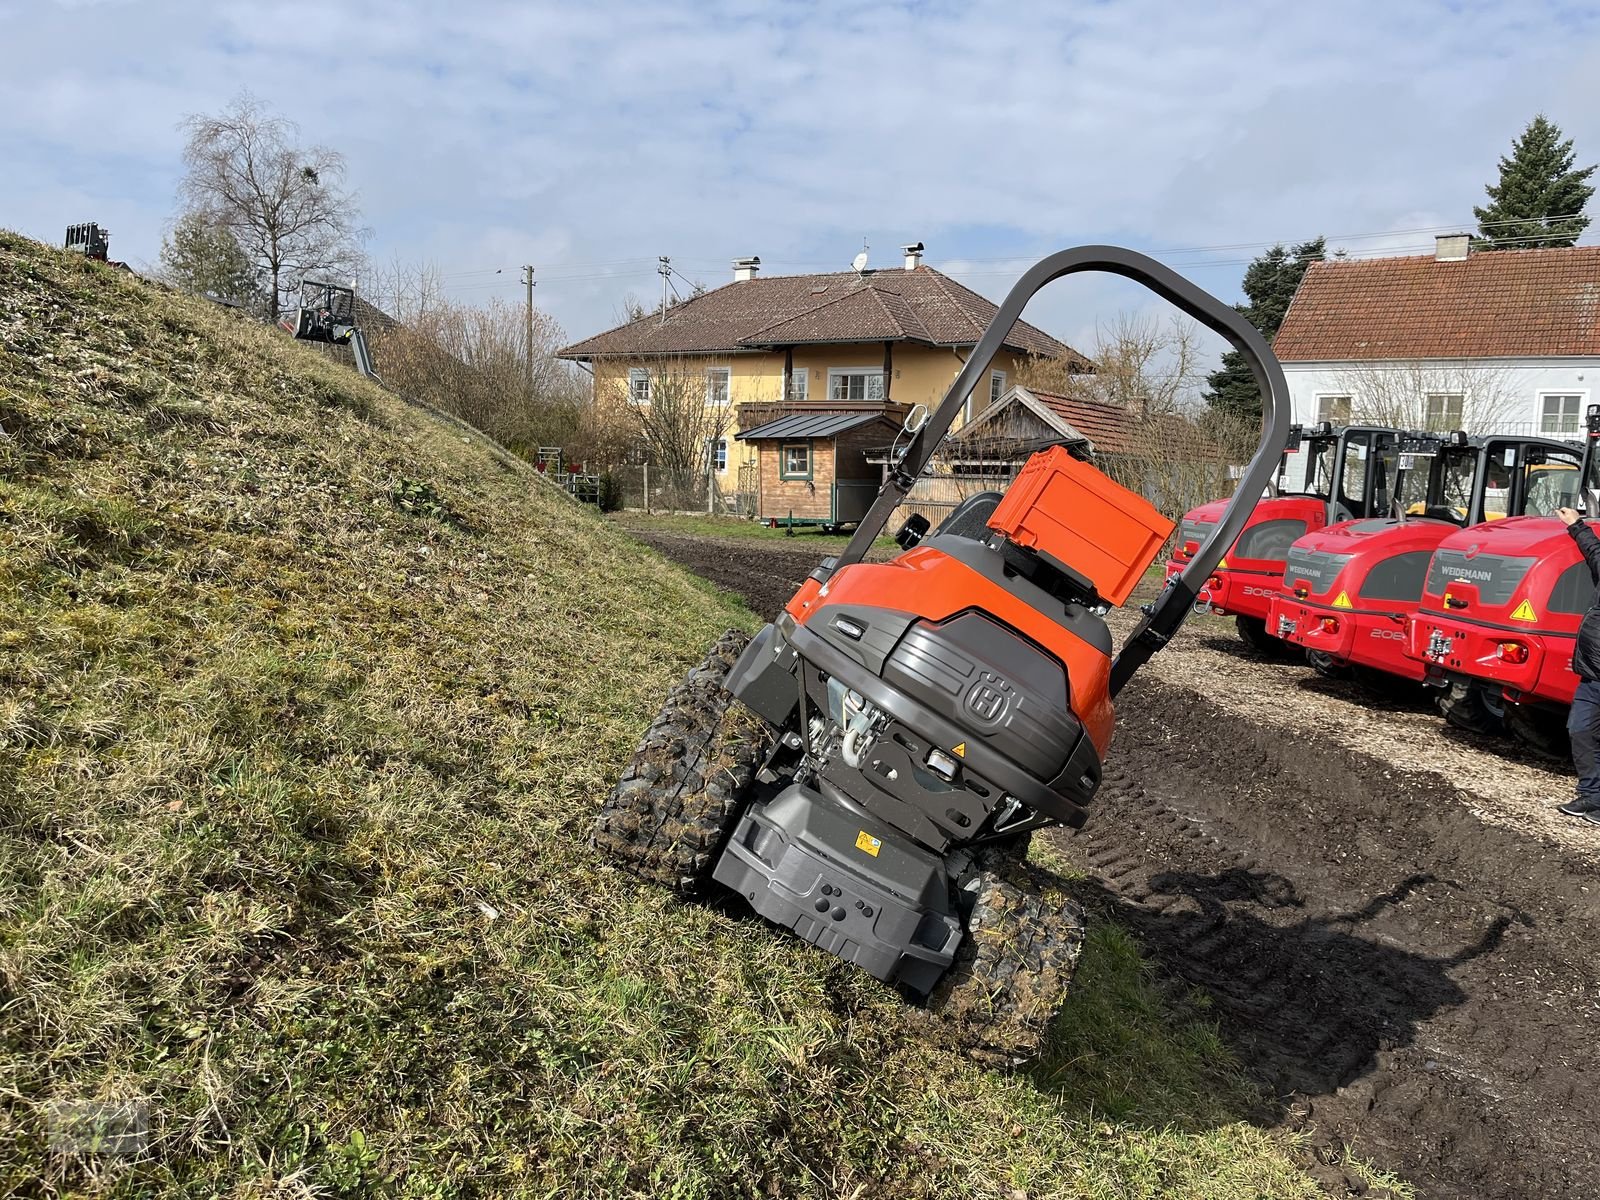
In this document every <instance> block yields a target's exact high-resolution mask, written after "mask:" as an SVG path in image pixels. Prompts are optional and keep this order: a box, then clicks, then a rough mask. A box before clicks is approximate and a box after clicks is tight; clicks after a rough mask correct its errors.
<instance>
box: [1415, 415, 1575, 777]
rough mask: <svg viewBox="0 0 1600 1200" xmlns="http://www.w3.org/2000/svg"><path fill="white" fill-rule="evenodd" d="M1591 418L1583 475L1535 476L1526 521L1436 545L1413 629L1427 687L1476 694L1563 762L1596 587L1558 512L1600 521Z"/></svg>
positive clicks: (1519, 732)
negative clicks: (1576, 664)
mask: <svg viewBox="0 0 1600 1200" xmlns="http://www.w3.org/2000/svg"><path fill="white" fill-rule="evenodd" d="M1586 420H1587V430H1586V431H1585V437H1584V451H1583V464H1582V467H1581V469H1580V471H1578V472H1572V471H1563V470H1546V471H1542V472H1539V473H1537V474H1532V475H1530V476H1529V478H1528V479H1527V481H1526V492H1527V495H1526V498H1525V500H1524V502H1523V504H1522V513H1523V515H1522V516H1520V517H1509V518H1507V519H1506V520H1504V521H1496V522H1495V523H1493V524H1491V525H1478V526H1474V527H1473V528H1471V529H1463V530H1460V531H1458V532H1455V533H1452V534H1450V535H1449V536H1448V537H1446V538H1445V539H1444V540H1443V541H1442V542H1440V543H1439V547H1438V549H1437V550H1435V551H1434V553H1433V560H1432V562H1431V563H1430V564H1429V567H1428V577H1427V581H1426V583H1425V584H1424V586H1423V589H1422V601H1421V603H1420V604H1419V605H1418V607H1417V611H1416V613H1415V614H1414V615H1413V616H1412V618H1411V621H1410V623H1409V625H1408V627H1407V631H1406V634H1407V640H1406V651H1407V653H1408V654H1409V655H1410V656H1411V657H1412V658H1413V659H1414V660H1416V661H1417V662H1418V663H1419V664H1420V665H1421V666H1422V668H1423V670H1424V671H1425V672H1426V677H1425V679H1424V682H1426V683H1429V684H1432V685H1434V686H1437V687H1439V688H1441V689H1443V691H1444V694H1445V695H1446V696H1449V695H1452V694H1460V693H1463V692H1467V691H1476V692H1478V693H1479V694H1480V695H1481V697H1482V702H1483V704H1484V706H1485V707H1487V708H1488V709H1489V711H1490V713H1491V715H1493V714H1494V713H1496V712H1498V713H1500V714H1501V715H1503V717H1504V721H1505V725H1506V727H1507V728H1508V729H1509V730H1510V731H1511V733H1513V734H1514V735H1516V736H1517V737H1519V738H1520V739H1522V740H1523V741H1525V742H1527V743H1528V744H1530V745H1532V746H1533V747H1535V748H1536V749H1538V750H1541V751H1543V752H1544V753H1547V754H1554V755H1560V756H1565V755H1566V753H1567V732H1566V724H1567V709H1568V708H1570V707H1571V705H1572V697H1573V693H1574V692H1576V691H1577V687H1578V677H1577V676H1576V675H1575V674H1573V672H1572V651H1573V647H1574V643H1575V642H1576V639H1577V636H1578V626H1579V625H1580V624H1581V623H1582V621H1583V614H1584V613H1585V612H1586V611H1587V610H1588V608H1589V605H1590V604H1592V603H1593V601H1594V583H1593V582H1592V581H1591V580H1590V578H1589V568H1588V567H1587V566H1586V565H1585V564H1584V561H1583V555H1582V554H1580V553H1579V551H1578V546H1577V543H1576V542H1574V541H1573V540H1572V537H1571V536H1570V535H1569V534H1568V533H1567V531H1566V527H1565V526H1564V525H1563V524H1562V523H1561V521H1560V519H1559V518H1557V517H1555V516H1554V513H1555V510H1556V509H1558V508H1563V507H1565V508H1576V509H1578V510H1579V511H1581V512H1586V513H1587V515H1588V516H1590V517H1594V516H1597V515H1600V512H1597V509H1596V505H1595V497H1596V496H1597V495H1600V493H1597V491H1596V489H1600V461H1597V460H1600V455H1597V454H1596V447H1597V445H1600V405H1595V404H1591V405H1590V406H1589V410H1588V413H1587V414H1586ZM1446 715H1447V716H1449V715H1450V714H1449V713H1447V714H1446ZM1474 715H1475V712H1474V711H1473V710H1468V711H1467V712H1466V713H1464V714H1458V715H1457V717H1456V719H1457V721H1458V722H1460V721H1461V719H1462V716H1465V717H1466V718H1468V720H1469V722H1470V719H1471V718H1472V717H1473V716H1474ZM1468 727H1469V728H1472V727H1474V725H1473V724H1471V723H1469V724H1468Z"/></svg>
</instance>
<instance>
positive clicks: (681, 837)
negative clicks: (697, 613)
mask: <svg viewBox="0 0 1600 1200" xmlns="http://www.w3.org/2000/svg"><path fill="white" fill-rule="evenodd" d="M749 640H750V639H749V637H748V636H747V635H746V634H744V633H742V632H740V631H739V630H736V629H730V630H729V631H728V632H727V633H725V634H723V635H722V637H721V638H719V639H718V640H717V642H716V644H715V645H713V646H712V648H711V650H710V652H709V653H708V654H707V655H706V657H705V660H704V661H703V662H702V663H701V664H700V665H699V666H697V667H695V668H694V669H693V670H692V671H690V672H689V673H688V675H686V676H685V677H684V679H683V681H682V682H681V683H679V684H678V685H677V686H676V687H675V688H673V689H672V691H671V692H669V693H668V694H667V699H666V703H665V704H663V705H662V707H661V713H660V715H659V716H657V717H656V719H655V721H654V723H652V724H651V726H650V728H649V729H648V730H646V731H645V735H644V740H643V741H641V742H640V744H639V748H638V750H636V751H635V752H634V755H633V758H632V760H631V761H630V762H629V763H628V765H627V767H626V768H625V769H624V771H623V773H622V778H621V779H620V780H619V781H618V783H617V786H616V788H615V789H614V790H613V791H612V793H611V795H610V797H609V798H608V799H607V800H606V802H605V804H604V805H603V806H602V807H601V809H600V814H599V816H598V817H597V818H596V820H595V827H594V834H593V837H592V839H591V840H592V844H593V845H594V847H595V848H596V849H597V850H599V851H600V852H601V853H603V854H605V855H607V856H608V857H609V858H611V859H613V860H615V861H616V862H617V863H619V864H620V865H622V866H623V867H625V868H627V869H628V870H629V871H632V872H633V873H634V874H635V875H638V876H640V877H641V878H643V879H648V880H651V881H652V882H655V883H660V884H664V885H665V886H667V887H670V888H672V889H673V890H674V891H676V892H677V893H678V894H679V895H681V896H691V895H695V894H698V893H699V892H701V891H703V890H704V889H705V887H706V885H707V884H708V883H709V882H710V879H711V869H712V867H713V865H714V864H715V861H716V855H717V851H718V850H719V849H720V847H721V845H722V842H723V840H724V839H725V838H726V837H727V835H728V832H729V829H730V828H731V826H732V823H733V820H734V818H735V816H736V815H737V810H738V806H739V803H740V801H741V800H742V799H743V798H744V795H745V793H746V791H747V790H748V789H749V787H750V785H751V783H752V782H753V781H754V779H755V773H756V769H757V768H758V767H759V766H760V765H761V761H762V759H763V758H764V757H765V754H766V750H767V746H768V745H769V744H770V741H771V737H772V731H771V729H770V728H769V727H768V726H767V724H766V723H765V722H764V721H762V720H761V719H760V718H759V717H757V716H756V715H755V714H754V713H752V712H750V711H749V710H748V709H746V708H745V707H744V706H743V705H742V704H739V703H738V702H737V701H735V700H734V698H733V697H732V696H731V695H730V694H729V692H728V690H727V688H726V687H724V686H723V685H724V683H725V682H726V680H727V678H728V672H729V671H731V670H732V669H733V665H734V663H736V662H737V661H738V659H739V655H740V654H741V653H743V651H744V648H745V646H746V645H747V644H748V643H749Z"/></svg>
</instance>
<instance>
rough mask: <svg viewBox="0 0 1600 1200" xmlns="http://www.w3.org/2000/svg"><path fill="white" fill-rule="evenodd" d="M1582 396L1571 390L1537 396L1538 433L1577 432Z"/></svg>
mask: <svg viewBox="0 0 1600 1200" xmlns="http://www.w3.org/2000/svg"><path fill="white" fill-rule="evenodd" d="M1582 407H1583V397H1582V396H1581V395H1578V394H1575V393H1572V392H1563V393H1559V394H1558V393H1555V392H1547V393H1545V394H1544V395H1542V396H1540V397H1539V432H1540V433H1577V432H1578V414H1579V410H1580V409H1582Z"/></svg>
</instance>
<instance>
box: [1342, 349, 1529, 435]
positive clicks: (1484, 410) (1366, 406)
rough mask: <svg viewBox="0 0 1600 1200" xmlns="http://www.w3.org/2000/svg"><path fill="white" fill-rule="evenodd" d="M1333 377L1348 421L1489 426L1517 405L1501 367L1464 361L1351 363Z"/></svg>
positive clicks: (1505, 418) (1507, 416)
mask: <svg viewBox="0 0 1600 1200" xmlns="http://www.w3.org/2000/svg"><path fill="white" fill-rule="evenodd" d="M1334 379H1335V384H1334V386H1335V387H1336V388H1337V389H1338V390H1339V391H1340V392H1342V393H1344V395H1346V396H1347V397H1349V402H1350V412H1349V419H1350V420H1353V421H1361V422H1365V423H1368V424H1373V425H1391V426H1393V427H1395V428H1397V429H1435V430H1449V429H1465V430H1468V431H1469V432H1488V431H1494V430H1497V429H1499V428H1501V427H1502V426H1504V425H1505V423H1506V422H1507V421H1508V420H1509V419H1510V418H1511V417H1512V416H1513V415H1514V414H1515V413H1516V412H1517V411H1518V409H1519V408H1520V407H1521V403H1520V401H1521V397H1520V395H1519V394H1518V392H1517V389H1516V387H1515V384H1514V381H1513V380H1512V378H1511V376H1510V374H1509V373H1508V372H1507V371H1505V370H1504V369H1502V368H1499V367H1492V366H1476V365H1473V364H1471V363H1470V362H1445V361H1438V360H1424V361H1412V362H1370V363H1351V364H1350V365H1348V366H1347V367H1345V368H1344V369H1342V370H1340V371H1338V372H1336V373H1335V375H1334Z"/></svg>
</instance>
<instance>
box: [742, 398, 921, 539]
mask: <svg viewBox="0 0 1600 1200" xmlns="http://www.w3.org/2000/svg"><path fill="white" fill-rule="evenodd" d="M902 415H903V414H901V413H899V412H890V411H887V410H885V409H882V408H878V409H875V410H869V411H860V410H857V411H849V410H843V411H840V410H834V409H821V408H819V409H811V410H805V411H798V412H797V411H790V412H789V413H787V414H786V415H784V416H781V417H778V418H777V419H776V420H772V421H767V422H765V423H764V424H761V425H758V426H756V427H755V428H754V429H746V430H744V431H743V432H741V433H739V434H736V435H735V437H736V439H737V440H738V441H741V442H747V443H749V444H750V445H752V446H753V447H754V448H755V451H756V462H757V479H758V483H757V495H758V500H757V507H756V515H757V516H758V517H760V518H761V519H762V520H764V521H789V520H792V521H793V522H794V523H795V524H797V525H799V524H806V525H821V526H823V527H824V528H826V529H833V528H837V527H839V526H844V525H855V524H858V523H859V522H860V520H861V518H862V517H863V516H865V515H866V512H867V509H869V508H870V507H871V506H872V501H873V500H874V499H875V498H876V496H877V494H878V489H879V488H880V487H881V486H882V484H883V469H882V467H880V466H875V465H873V464H872V463H869V462H868V461H867V451H868V450H869V449H874V448H877V447H881V446H883V445H885V444H886V443H888V442H890V441H892V440H893V439H894V435H895V433H896V432H897V431H898V430H899V428H900V418H901V416H902Z"/></svg>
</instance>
